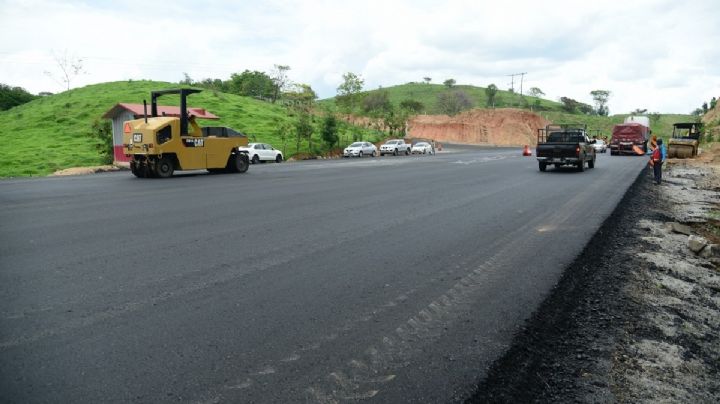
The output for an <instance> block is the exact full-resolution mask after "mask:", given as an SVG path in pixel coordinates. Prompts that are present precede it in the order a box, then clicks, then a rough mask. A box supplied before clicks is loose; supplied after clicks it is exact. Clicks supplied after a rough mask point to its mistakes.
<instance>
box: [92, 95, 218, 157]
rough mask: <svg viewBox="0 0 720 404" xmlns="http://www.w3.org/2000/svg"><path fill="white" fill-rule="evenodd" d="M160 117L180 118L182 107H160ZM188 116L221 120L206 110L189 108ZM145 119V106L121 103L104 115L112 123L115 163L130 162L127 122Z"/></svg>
mask: <svg viewBox="0 0 720 404" xmlns="http://www.w3.org/2000/svg"><path fill="white" fill-rule="evenodd" d="M147 108H148V115H149V114H150V105H148V106H147ZM157 108H158V116H174V117H178V118H179V117H180V107H171V106H164V105H158V107H157ZM188 116H194V117H195V118H196V119H220V118H219V117H218V116H217V115H214V114H212V113H210V112H208V111H207V110H206V109H204V108H193V107H188ZM144 117H145V108H144V105H143V104H127V103H124V102H121V103H119V104H116V105H115V106H114V107H112V108H110V110H109V111H108V112H106V113H105V114H103V118H106V119H110V120H111V121H112V133H113V155H114V159H115V161H129V159H128V158H127V157H125V153H124V152H123V124H124V123H125V121H130V120H133V119H140V118H144Z"/></svg>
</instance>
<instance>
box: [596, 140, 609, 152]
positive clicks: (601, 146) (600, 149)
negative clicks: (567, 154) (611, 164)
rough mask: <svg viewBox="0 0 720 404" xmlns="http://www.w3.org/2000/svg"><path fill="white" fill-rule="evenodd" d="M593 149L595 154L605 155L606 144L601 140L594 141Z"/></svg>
mask: <svg viewBox="0 0 720 404" xmlns="http://www.w3.org/2000/svg"><path fill="white" fill-rule="evenodd" d="M593 148H594V149H595V153H605V152H606V151H607V144H605V141H604V140H602V139H595V143H593Z"/></svg>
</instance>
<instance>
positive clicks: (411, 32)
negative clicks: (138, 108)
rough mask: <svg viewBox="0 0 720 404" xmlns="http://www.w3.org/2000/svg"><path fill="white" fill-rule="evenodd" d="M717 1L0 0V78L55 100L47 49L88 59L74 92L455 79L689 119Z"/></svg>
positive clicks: (708, 70)
mask: <svg viewBox="0 0 720 404" xmlns="http://www.w3.org/2000/svg"><path fill="white" fill-rule="evenodd" d="M719 9H720V8H718V7H716V2H715V0H689V1H686V2H675V1H672V0H642V1H633V0H625V1H620V0H608V1H603V2H577V1H551V0H548V1H542V2H540V1H530V0H523V1H512V2H482V1H481V2H478V1H446V2H440V1H428V0H425V1H411V0H402V1H377V0H369V1H364V2H353V3H348V2H337V1H330V0H313V1H301V0H294V1H281V0H273V1H253V2H250V1H240V2H237V1H222V0H211V1H206V2H196V1H189V0H180V1H174V2H171V3H168V2H164V1H163V2H154V1H150V0H145V1H139V0H125V1H99V2H82V1H52V0H26V1H21V0H4V1H3V0H0V81H2V82H4V83H5V84H10V85H14V86H15V85H17V86H22V87H25V88H26V89H28V90H29V91H31V92H39V91H53V92H57V91H61V89H62V88H61V86H60V85H58V84H57V83H55V82H53V81H52V80H51V79H50V78H49V77H47V76H46V75H44V74H43V71H45V70H53V69H54V68H55V66H54V65H53V64H54V62H53V59H52V52H53V51H54V52H55V53H61V52H63V51H64V50H67V51H68V52H69V53H70V54H75V55H77V56H79V57H82V58H83V59H84V61H85V62H84V66H85V69H86V70H87V72H88V74H87V75H83V76H80V77H77V78H76V79H75V80H74V81H73V82H72V85H73V87H77V86H81V85H85V84H90V83H97V82H103V81H115V80H125V79H130V78H132V79H153V80H164V81H178V80H180V79H181V78H182V77H183V72H187V73H188V74H189V75H190V76H191V77H193V78H194V79H202V78H207V77H212V78H223V79H225V78H228V77H229V76H230V74H231V73H233V72H238V71H242V70H245V69H250V70H262V71H269V70H270V69H271V68H272V66H273V64H285V65H289V66H290V67H291V71H290V77H291V79H293V80H295V81H298V82H303V83H307V84H310V85H312V86H313V88H314V89H315V90H316V91H317V92H318V93H319V94H320V96H321V97H329V96H333V95H334V94H335V89H336V87H337V86H338V84H339V83H340V81H341V76H342V74H343V73H345V72H348V71H352V72H355V73H358V74H360V75H362V77H364V78H365V80H366V88H369V89H372V88H377V87H378V86H381V85H382V86H391V85H394V84H402V83H406V82H409V81H420V80H422V77H424V76H429V77H432V78H433V81H434V82H442V81H443V80H445V79H447V78H455V79H456V80H457V81H458V83H462V84H475V85H480V86H486V85H488V84H490V83H495V84H496V85H498V87H500V88H503V89H504V88H508V87H509V79H510V78H509V77H507V76H506V75H507V74H510V73H516V72H527V75H526V76H525V77H524V88H530V87H532V86H535V87H540V88H541V89H542V90H543V91H545V92H546V93H547V94H548V97H550V98H559V97H560V96H568V97H572V98H575V99H577V100H579V101H583V102H587V103H590V102H591V101H592V99H591V97H590V95H589V92H590V91H592V90H594V89H607V90H610V91H612V94H613V95H612V96H611V98H610V109H611V112H617V113H620V112H627V111H630V110H632V109H635V108H648V109H650V110H658V111H662V112H689V111H691V110H692V109H694V108H696V107H697V106H699V105H700V104H701V103H702V102H703V101H705V100H707V99H709V98H711V97H712V96H718V95H720V86H719V83H720V64H719V63H718V60H720V49H718V48H719V47H717V45H716V43H718V42H719V40H720V26H719V25H718V24H717V22H718V21H720V11H719Z"/></svg>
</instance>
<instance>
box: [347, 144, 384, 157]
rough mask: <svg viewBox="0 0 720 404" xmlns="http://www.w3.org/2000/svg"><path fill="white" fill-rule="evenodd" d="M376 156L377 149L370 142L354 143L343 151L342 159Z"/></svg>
mask: <svg viewBox="0 0 720 404" xmlns="http://www.w3.org/2000/svg"><path fill="white" fill-rule="evenodd" d="M362 156H372V157H375V156H377V147H375V145H374V144H372V143H370V142H355V143H353V144H351V145H350V146H348V147H346V148H345V150H343V157H362Z"/></svg>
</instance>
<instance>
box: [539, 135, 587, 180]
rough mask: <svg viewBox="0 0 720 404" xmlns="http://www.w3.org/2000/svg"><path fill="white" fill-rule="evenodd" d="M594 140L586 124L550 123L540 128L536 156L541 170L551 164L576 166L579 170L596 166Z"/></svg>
mask: <svg viewBox="0 0 720 404" xmlns="http://www.w3.org/2000/svg"><path fill="white" fill-rule="evenodd" d="M593 144H594V141H592V140H590V139H589V138H588V135H587V129H586V126H585V125H548V126H547V127H546V128H545V129H540V130H538V145H537V149H536V154H535V155H536V156H537V160H538V167H539V169H540V171H545V169H546V168H547V166H548V165H549V164H554V165H555V167H560V166H564V165H569V166H575V167H577V169H578V171H585V164H587V166H588V168H594V167H595V148H594V147H593Z"/></svg>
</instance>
